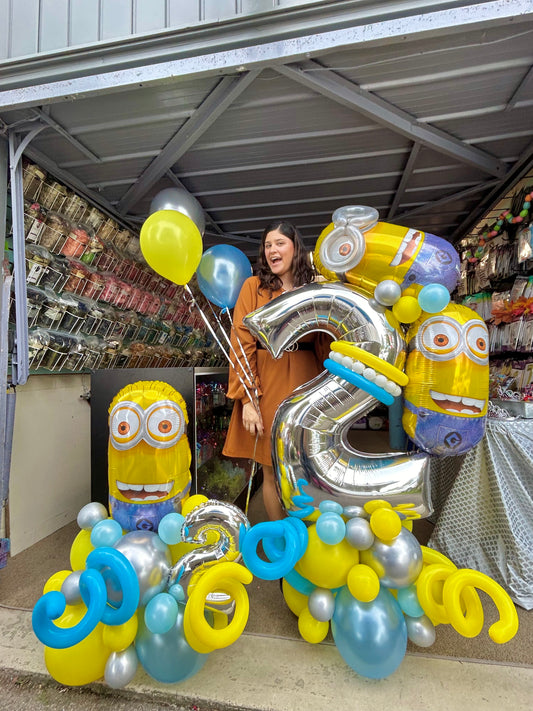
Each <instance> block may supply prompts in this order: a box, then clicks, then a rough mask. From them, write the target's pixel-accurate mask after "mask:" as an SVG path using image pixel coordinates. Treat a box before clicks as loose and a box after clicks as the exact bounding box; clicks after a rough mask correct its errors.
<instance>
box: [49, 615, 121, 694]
mask: <svg viewBox="0 0 533 711" xmlns="http://www.w3.org/2000/svg"><path fill="white" fill-rule="evenodd" d="M86 612H87V608H86V607H85V605H84V604H83V603H80V604H79V605H67V608H66V610H65V612H64V613H63V614H62V615H61V617H60V618H58V619H57V620H55V624H56V625H57V626H58V627H73V626H74V625H76V624H77V623H78V622H79V621H80V620H81V618H82V617H83V616H84V615H85V614H86ZM103 627H104V625H103V624H102V623H101V622H99V623H98V625H97V626H96V627H95V629H94V630H93V631H92V632H91V633H90V634H89V635H88V636H87V637H86V638H85V639H84V640H82V641H81V642H79V643H78V644H75V645H73V646H72V647H67V648H66V649H52V648H51V647H45V648H44V661H45V664H46V668H47V669H48V672H49V674H50V676H51V677H52V678H53V679H55V680H56V681H57V682H59V683H60V684H65V685H66V686H82V685H84V684H90V683H91V682H93V681H96V680H97V679H101V678H102V677H103V675H104V671H105V665H106V662H107V659H108V657H109V655H110V653H111V651H112V650H111V649H110V648H109V647H106V646H105V645H104V643H103V640H102V632H103Z"/></svg>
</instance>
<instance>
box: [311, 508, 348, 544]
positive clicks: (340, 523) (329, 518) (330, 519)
mask: <svg viewBox="0 0 533 711" xmlns="http://www.w3.org/2000/svg"><path fill="white" fill-rule="evenodd" d="M316 534H317V536H318V537H319V538H320V540H321V541H322V542H323V543H327V544H328V546H335V545H336V544H337V543H340V542H341V541H342V539H343V538H344V536H345V534H346V524H345V523H344V520H343V518H342V516H339V514H338V513H334V512H333V511H326V512H325V513H323V514H321V515H320V516H319V517H318V519H317V522H316Z"/></svg>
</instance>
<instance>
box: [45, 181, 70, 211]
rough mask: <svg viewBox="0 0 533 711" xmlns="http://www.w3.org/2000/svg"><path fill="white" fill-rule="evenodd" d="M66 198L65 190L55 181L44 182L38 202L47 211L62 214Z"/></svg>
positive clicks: (66, 192) (66, 191)
mask: <svg viewBox="0 0 533 711" xmlns="http://www.w3.org/2000/svg"><path fill="white" fill-rule="evenodd" d="M67 197H68V190H67V188H66V187H65V186H64V185H62V184H61V183H58V182H57V181H55V180H46V181H45V182H44V183H43V186H42V188H41V192H40V193H39V202H40V203H41V205H42V206H43V207H45V208H46V209H47V210H55V211H56V212H62V211H63V206H64V204H65V202H66V200H67Z"/></svg>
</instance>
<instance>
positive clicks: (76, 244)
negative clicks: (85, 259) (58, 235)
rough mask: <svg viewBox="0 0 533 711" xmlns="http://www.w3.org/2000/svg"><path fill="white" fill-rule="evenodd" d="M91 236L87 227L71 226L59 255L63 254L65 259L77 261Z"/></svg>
mask: <svg viewBox="0 0 533 711" xmlns="http://www.w3.org/2000/svg"><path fill="white" fill-rule="evenodd" d="M92 235H93V233H92V231H91V229H90V228H89V227H86V226H85V225H81V224H76V225H73V226H72V228H71V230H70V232H69V233H68V235H67V238H66V240H65V243H64V244H63V246H62V247H61V254H64V255H65V257H74V258H75V259H78V258H79V257H81V256H82V255H83V254H84V252H85V250H86V249H87V245H88V244H89V241H90V239H91V237H92Z"/></svg>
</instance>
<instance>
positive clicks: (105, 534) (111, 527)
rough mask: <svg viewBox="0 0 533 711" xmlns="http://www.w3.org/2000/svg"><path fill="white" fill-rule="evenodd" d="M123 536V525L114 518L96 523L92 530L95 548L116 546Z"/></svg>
mask: <svg viewBox="0 0 533 711" xmlns="http://www.w3.org/2000/svg"><path fill="white" fill-rule="evenodd" d="M120 538H122V526H121V525H120V523H119V522H118V521H115V519H113V518H106V519H105V520H104V521H99V522H98V523H96V524H95V525H94V526H93V528H92V530H91V543H92V545H93V546H94V547H95V548H99V547H100V546H114V545H115V543H116V542H117V541H118V540H119V539H120Z"/></svg>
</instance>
